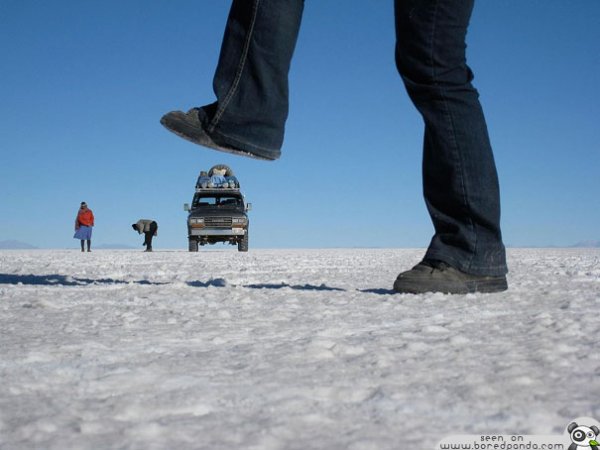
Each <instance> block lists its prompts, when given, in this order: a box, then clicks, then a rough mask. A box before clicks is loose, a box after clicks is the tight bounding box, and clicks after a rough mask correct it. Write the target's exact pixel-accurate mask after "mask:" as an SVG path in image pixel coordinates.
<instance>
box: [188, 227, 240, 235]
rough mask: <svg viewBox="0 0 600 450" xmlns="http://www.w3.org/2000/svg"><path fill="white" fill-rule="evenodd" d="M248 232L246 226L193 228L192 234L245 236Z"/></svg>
mask: <svg viewBox="0 0 600 450" xmlns="http://www.w3.org/2000/svg"><path fill="white" fill-rule="evenodd" d="M245 234H246V230H245V229H244V228H228V229H222V228H192V229H191V230H190V236H243V235H245Z"/></svg>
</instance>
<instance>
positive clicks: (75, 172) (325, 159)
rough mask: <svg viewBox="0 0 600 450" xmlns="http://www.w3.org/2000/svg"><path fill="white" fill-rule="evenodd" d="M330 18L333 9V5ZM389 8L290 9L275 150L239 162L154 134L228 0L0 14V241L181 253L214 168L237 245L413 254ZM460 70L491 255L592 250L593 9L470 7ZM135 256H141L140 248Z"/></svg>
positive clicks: (188, 95) (192, 87) (415, 170)
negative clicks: (497, 216)
mask: <svg viewBox="0 0 600 450" xmlns="http://www.w3.org/2000/svg"><path fill="white" fill-rule="evenodd" d="M340 5H344V8H340ZM392 5H393V2H392V1H391V0H390V1H369V2H366V1H359V0H346V1H344V2H340V1H333V0H312V1H311V0H307V2H306V6H305V15H304V19H303V26H302V30H301V33H300V39H299V42H298V46H297V50H296V54H295V59H294V61H293V65H292V71H291V74H290V84H291V99H290V100H291V107H290V118H289V120H288V126H287V134H286V142H285V144H284V148H283V156H282V158H281V159H280V160H278V161H276V162H263V161H255V160H250V159H245V158H240V157H235V156H231V155H227V154H223V153H219V152H214V151H211V150H207V149H203V148H201V147H197V146H194V145H193V144H190V143H188V142H186V141H184V140H181V139H179V138H177V137H175V136H174V135H172V134H170V133H168V132H167V131H165V130H164V129H163V128H162V126H161V125H160V124H159V119H160V117H161V116H162V114H163V113H165V112H167V111H169V110H172V109H184V110H187V109H188V108H189V107H192V106H198V105H201V104H205V103H208V102H211V101H213V99H214V95H213V92H212V76H213V72H214V67H215V64H216V60H217V57H218V52H219V48H220V44H221V37H222V34H223V28H224V24H225V19H226V16H227V12H228V9H229V2H228V1H224V0H223V1H220V0H178V1H167V0H156V1H152V2H148V1H141V0H128V1H114V0H106V1H101V2H87V1H75V0H71V1H65V0H55V1H48V2H45V1H41V0H37V1H34V0H0V54H1V55H2V63H1V65H0V80H1V83H0V127H1V128H0V129H1V132H0V154H1V163H0V189H1V193H2V201H1V202H0V241H1V240H8V239H17V240H21V241H25V242H28V243H31V244H33V245H36V246H39V247H50V248H55V247H60V248H64V247H76V246H77V245H78V242H77V241H75V240H74V239H73V238H72V233H73V230H72V227H73V221H74V217H75V214H76V211H77V208H78V205H79V202H80V201H82V200H85V201H87V202H88V204H89V206H90V208H91V209H92V210H93V211H94V213H95V215H96V221H97V223H96V228H95V230H94V243H95V244H107V243H122V244H129V245H139V244H140V243H141V241H140V238H139V237H138V236H137V235H136V234H135V233H133V231H132V230H131V227H130V224H131V223H132V222H135V221H136V220H137V219H139V218H154V219H156V220H157V221H158V222H159V225H160V230H159V237H158V239H157V242H156V246H157V247H159V248H160V247H163V248H165V247H169V248H185V247H186V244H187V241H186V226H185V219H186V214H185V213H184V211H183V209H182V205H183V203H184V202H189V201H190V199H191V196H192V192H193V187H194V182H195V179H196V176H197V174H198V172H199V171H200V170H201V169H208V168H210V167H211V166H212V165H214V164H217V163H225V164H228V165H230V166H231V167H232V168H233V169H234V171H235V172H236V174H237V175H238V177H239V179H240V180H241V183H242V186H243V188H244V191H245V194H246V197H247V199H248V200H249V201H250V202H252V203H253V207H254V208H253V211H252V213H251V243H250V246H251V247H330V246H344V247H346V246H383V247H421V246H426V245H427V244H428V242H429V239H430V237H431V234H432V231H433V229H432V226H431V223H430V220H429V217H428V215H427V212H426V209H425V206H424V203H423V200H422V194H421V169H420V165H421V140H422V124H421V119H420V117H419V116H418V114H417V112H416V111H415V109H414V108H413V106H412V104H411V103H410V101H409V99H408V97H407V95H406V93H405V91H404V88H403V85H402V83H401V81H400V79H399V77H398V75H397V73H396V70H395V66H394V58H393V48H394V29H393V19H392V12H393V9H392ZM468 43H469V47H468V60H469V64H470V65H471V67H472V68H473V70H474V72H475V81H474V83H475V86H476V87H477V88H478V89H479V91H480V93H481V101H482V104H483V107H484V110H485V112H486V116H487V119H488V126H489V130H490V134H491V137H492V144H493V147H494V151H495V155H496V162H497V165H498V170H499V175H500V182H501V192H502V203H503V212H502V224H503V232H504V239H505V242H506V244H507V245H514V246H526V245H569V244H573V243H575V242H578V241H583V240H598V239H600V227H599V224H600V201H599V194H600V126H599V123H600V89H599V88H598V85H599V81H598V80H599V77H600V44H599V43H600V1H598V0H579V1H576V2H572V1H566V0H543V1H542V0H527V1H523V0H479V2H478V3H477V4H476V7H475V12H474V15H473V18H472V24H471V28H470V31H469V37H468ZM140 248H141V246H140Z"/></svg>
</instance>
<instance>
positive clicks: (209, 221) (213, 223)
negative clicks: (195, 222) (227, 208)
mask: <svg viewBox="0 0 600 450" xmlns="http://www.w3.org/2000/svg"><path fill="white" fill-rule="evenodd" d="M204 226H206V227H229V228H230V227H231V217H205V218H204Z"/></svg>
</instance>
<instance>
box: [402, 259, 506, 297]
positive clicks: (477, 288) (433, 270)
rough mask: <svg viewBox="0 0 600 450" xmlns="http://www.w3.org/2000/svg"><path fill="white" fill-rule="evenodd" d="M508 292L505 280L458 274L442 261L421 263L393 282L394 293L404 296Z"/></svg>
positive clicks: (500, 277) (424, 261)
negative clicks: (428, 293) (437, 293)
mask: <svg viewBox="0 0 600 450" xmlns="http://www.w3.org/2000/svg"><path fill="white" fill-rule="evenodd" d="M506 289H508V284H507V282H506V277H505V276H499V277H492V276H485V275H483V276H482V275H472V274H468V273H465V272H461V271H460V270H458V269H455V268H454V267H452V266H450V265H449V264H446V263H445V262H443V261H437V260H423V261H421V262H420V263H419V264H417V265H416V266H415V267H413V268H412V269H411V270H408V271H406V272H402V273H401V274H400V275H398V278H396V281H395V282H394V291H396V292H399V293H407V294H423V293H425V292H442V293H444V294H469V293H474V292H482V293H490V292H501V291H505V290H506Z"/></svg>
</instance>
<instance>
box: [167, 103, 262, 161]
mask: <svg viewBox="0 0 600 450" xmlns="http://www.w3.org/2000/svg"><path fill="white" fill-rule="evenodd" d="M200 112H201V111H200V108H192V109H190V110H189V111H188V112H187V113H184V112H183V111H171V112H169V113H167V114H165V115H164V116H162V118H161V119H160V123H161V124H162V125H163V126H164V127H165V128H166V129H167V130H169V131H171V132H173V133H175V134H176V135H177V136H179V137H182V138H183V139H186V140H188V141H190V142H193V143H194V144H198V145H202V146H203V147H208V148H212V149H214V150H219V151H221V152H226V153H233V154H234V155H240V156H247V157H249V158H255V159H264V160H268V161H272V160H273V159H274V158H268V157H265V156H262V155H258V154H255V153H251V152H249V151H246V150H241V149H238V148H233V147H230V146H227V145H221V144H217V143H216V142H215V141H214V140H213V139H212V138H211V137H210V136H209V135H208V134H207V133H206V131H205V130H204V128H203V125H202V121H201V120H200V117H199V113H200Z"/></svg>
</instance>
